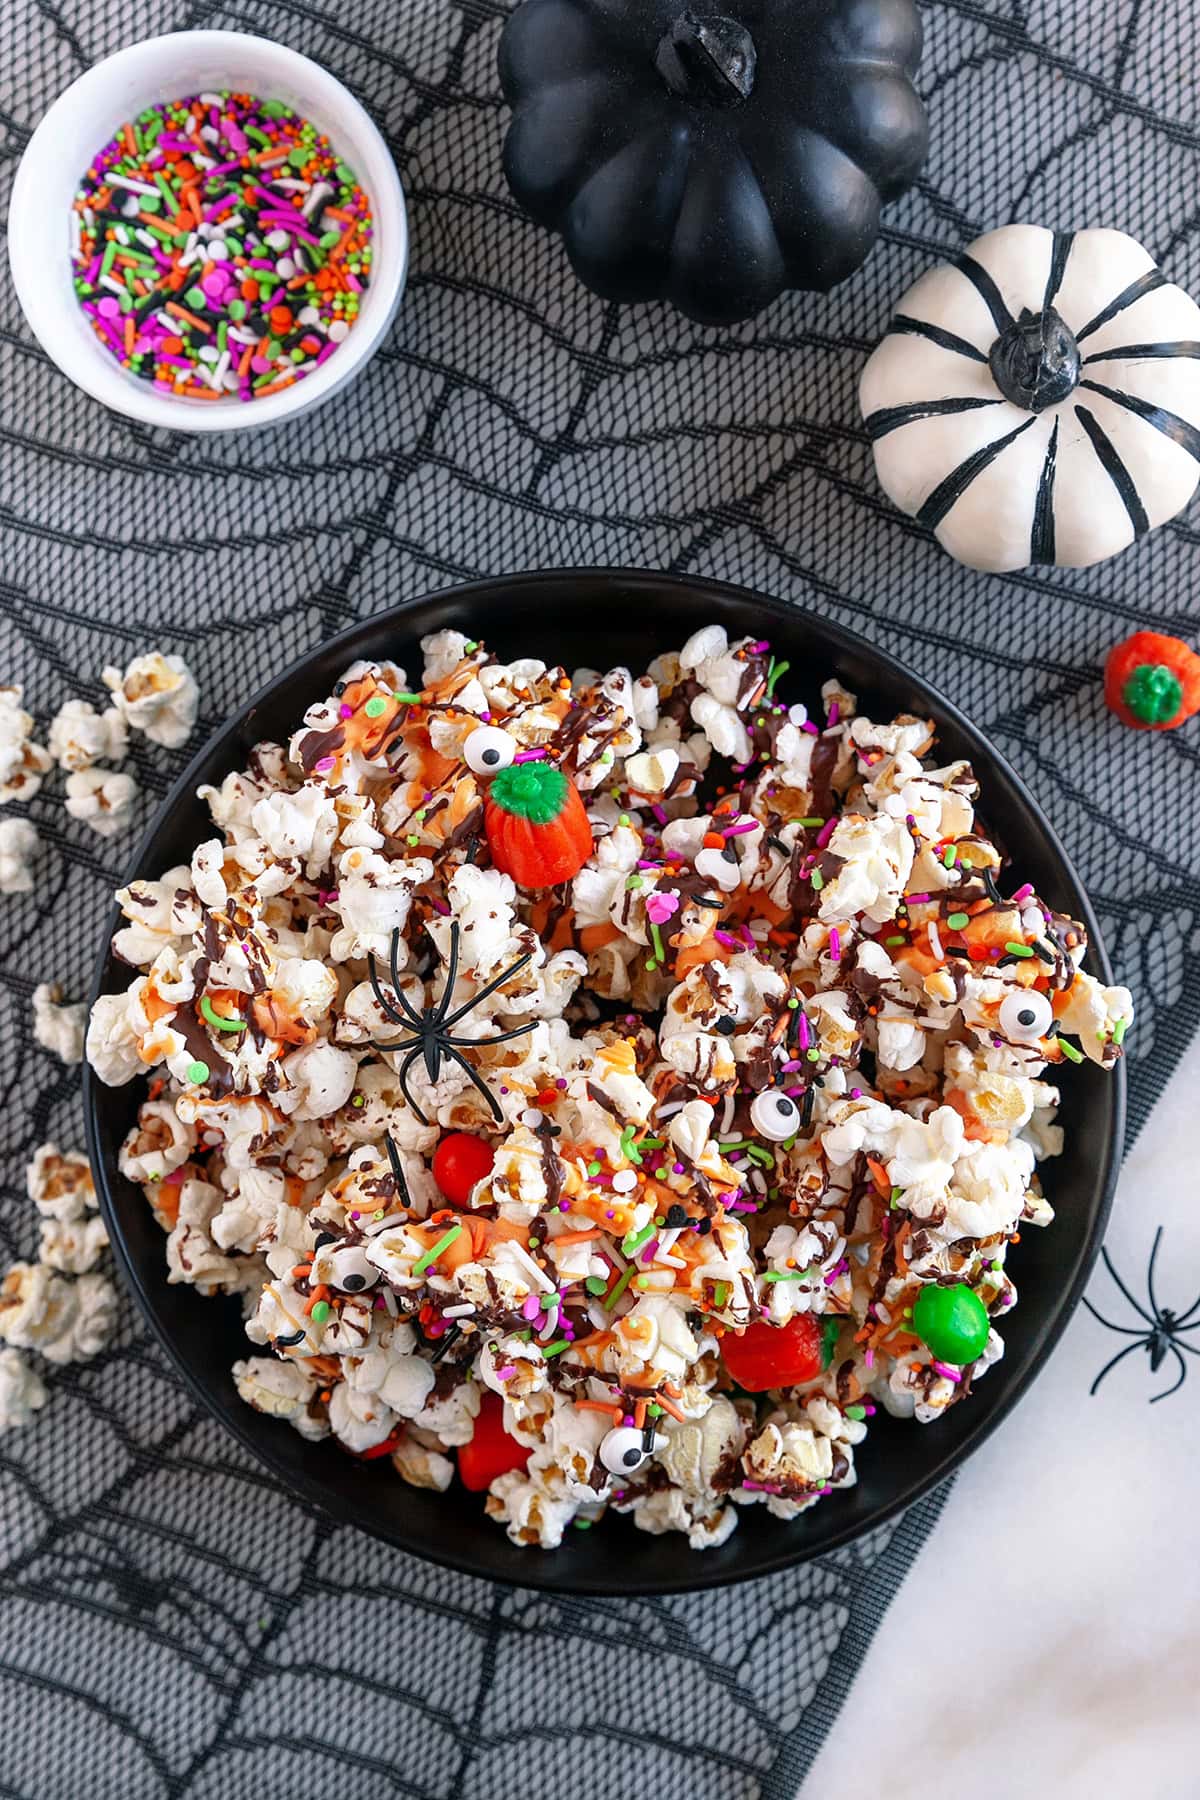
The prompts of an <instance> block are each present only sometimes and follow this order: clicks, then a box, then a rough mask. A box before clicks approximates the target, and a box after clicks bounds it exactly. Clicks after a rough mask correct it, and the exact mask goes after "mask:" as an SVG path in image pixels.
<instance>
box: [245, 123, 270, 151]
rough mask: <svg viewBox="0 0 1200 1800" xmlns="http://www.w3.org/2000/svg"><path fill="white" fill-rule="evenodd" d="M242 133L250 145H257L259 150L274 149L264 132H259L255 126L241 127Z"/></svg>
mask: <svg viewBox="0 0 1200 1800" xmlns="http://www.w3.org/2000/svg"><path fill="white" fill-rule="evenodd" d="M242 132H243V134H244V135H245V136H246V137H248V138H249V139H250V142H251V143H252V144H257V145H258V147H259V149H260V150H272V149H274V145H273V144H272V142H271V140H270V138H269V137H268V136H267V134H266V132H265V131H260V130H259V129H258V126H257V125H243V126H242Z"/></svg>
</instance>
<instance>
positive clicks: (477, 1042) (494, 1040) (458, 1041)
mask: <svg viewBox="0 0 1200 1800" xmlns="http://www.w3.org/2000/svg"><path fill="white" fill-rule="evenodd" d="M536 1024H537V1020H536V1019H531V1020H530V1021H529V1023H528V1025H514V1026H513V1029H512V1030H511V1031H498V1032H497V1033H496V1035H495V1037H485V1038H459V1037H450V1036H449V1035H448V1034H447V1033H445V1032H443V1034H442V1042H443V1043H444V1044H455V1045H457V1046H458V1047H459V1048H460V1049H465V1050H478V1049H479V1047H480V1046H481V1045H482V1044H507V1043H508V1041H509V1039H510V1038H519V1037H525V1036H526V1035H527V1034H528V1033H529V1032H531V1031H532V1030H533V1029H534V1027H535V1026H536Z"/></svg>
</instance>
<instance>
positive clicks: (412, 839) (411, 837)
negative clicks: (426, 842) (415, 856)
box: [404, 831, 421, 846]
mask: <svg viewBox="0 0 1200 1800" xmlns="http://www.w3.org/2000/svg"><path fill="white" fill-rule="evenodd" d="M404 841H405V843H406V844H411V845H413V846H415V845H417V844H419V843H420V841H421V840H420V838H419V837H418V835H417V833H416V832H415V831H410V832H409V834H408V836H407V837H406V838H405V840H404Z"/></svg>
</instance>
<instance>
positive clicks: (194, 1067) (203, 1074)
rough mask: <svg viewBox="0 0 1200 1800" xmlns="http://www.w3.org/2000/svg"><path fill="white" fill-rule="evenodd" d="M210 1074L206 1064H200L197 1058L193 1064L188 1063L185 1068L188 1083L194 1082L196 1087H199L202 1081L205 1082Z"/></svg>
mask: <svg viewBox="0 0 1200 1800" xmlns="http://www.w3.org/2000/svg"><path fill="white" fill-rule="evenodd" d="M211 1073H212V1071H211V1070H210V1069H209V1066H208V1064H207V1063H206V1062H201V1061H200V1060H199V1058H197V1060H196V1061H195V1062H190V1063H189V1064H188V1066H187V1078H188V1080H189V1081H194V1082H195V1083H196V1085H197V1087H199V1085H200V1083H201V1082H202V1081H207V1080H208V1078H209V1075H210V1074H211Z"/></svg>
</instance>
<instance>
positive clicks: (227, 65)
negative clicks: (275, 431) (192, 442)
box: [8, 31, 408, 432]
mask: <svg viewBox="0 0 1200 1800" xmlns="http://www.w3.org/2000/svg"><path fill="white" fill-rule="evenodd" d="M222 90H233V91H235V92H240V93H247V94H252V95H254V96H255V97H256V98H258V99H259V100H261V101H263V102H269V101H281V102H283V103H285V104H286V105H287V106H288V107H290V108H291V109H292V110H293V111H294V112H295V113H297V114H298V115H299V116H300V118H301V119H303V120H305V121H308V122H310V123H311V124H312V125H314V126H315V127H316V128H317V130H318V131H319V132H321V133H323V134H324V135H325V136H326V137H327V138H328V139H329V141H330V143H331V145H332V146H333V148H334V150H335V151H336V152H337V154H338V156H339V157H340V158H341V159H342V160H343V161H344V162H345V163H346V164H348V165H349V166H351V167H352V168H353V170H354V171H355V175H356V178H357V182H358V185H359V186H360V187H361V188H362V190H363V192H364V193H365V194H366V196H367V198H368V200H369V203H370V208H371V217H372V226H373V237H372V241H371V248H372V257H373V260H372V263H371V272H370V280H369V283H368V284H367V285H366V286H365V289H364V291H363V292H362V294H361V303H360V305H359V310H358V315H357V319H356V321H355V323H354V324H353V327H352V329H351V330H349V332H348V333H347V334H346V335H345V337H344V339H343V340H342V341H340V342H338V343H337V345H336V350H335V351H333V353H328V354H327V355H326V357H325V358H324V359H323V360H322V361H321V364H320V366H319V367H316V368H313V369H311V371H309V372H308V373H306V374H305V376H304V379H302V380H299V381H296V382H295V383H294V384H293V385H291V386H287V387H281V388H279V389H278V390H277V391H272V392H270V393H267V394H256V396H255V398H253V399H252V400H250V401H248V402H244V403H243V402H241V401H239V399H238V397H237V395H236V394H230V395H228V396H224V397H221V398H217V397H215V396H214V398H213V399H212V400H210V401H205V400H204V399H200V398H196V399H192V398H189V397H188V396H187V395H186V394H176V393H174V392H172V391H171V390H170V389H164V388H163V387H162V386H160V385H159V384H157V383H151V382H149V381H145V380H142V379H139V377H138V376H137V375H136V374H134V373H133V372H131V370H130V369H129V368H127V367H125V366H123V365H122V363H121V362H120V361H118V359H117V357H116V356H115V355H114V354H113V353H112V351H111V350H110V349H109V348H108V346H107V345H106V344H105V343H104V342H103V341H102V340H101V338H100V337H99V336H98V335H97V333H96V329H95V326H94V324H93V321H92V320H91V319H90V318H89V316H88V314H87V313H86V312H85V311H84V310H83V308H82V306H81V304H80V299H79V297H78V295H77V293H76V289H75V271H74V269H73V266H72V229H73V226H72V220H73V218H77V217H78V215H77V214H75V213H74V212H73V203H74V201H75V197H76V195H77V194H78V193H79V191H80V185H81V179H82V177H83V175H84V172H85V171H86V170H87V169H88V168H89V165H90V164H91V161H92V159H93V158H94V157H95V156H96V153H97V151H98V150H99V149H100V147H101V146H102V145H104V144H106V143H107V142H108V141H109V140H110V139H111V138H112V137H113V136H114V134H115V133H116V132H117V131H119V130H120V128H121V126H122V124H123V123H124V122H125V121H128V120H131V119H134V118H136V117H137V115H138V114H139V113H141V112H143V111H145V109H146V108H148V107H151V106H155V105H158V104H159V103H161V102H164V101H174V100H178V99H180V98H182V97H184V96H187V95H194V94H207V93H214V94H217V93H220V92H221V91H222ZM8 255H9V264H10V267H11V269H12V276H13V282H14V285H15V287H16V290H17V297H18V299H19V300H20V303H21V307H22V310H23V312H24V314H25V317H26V318H27V319H28V321H29V324H30V326H31V327H32V329H33V331H34V333H35V335H36V336H37V338H38V340H39V342H40V343H41V345H42V348H43V349H44V350H45V351H46V353H47V354H48V355H49V356H50V357H51V358H52V359H53V361H54V362H55V363H57V365H58V367H59V368H60V369H61V370H62V371H63V373H64V374H65V375H67V376H69V377H70V379H71V380H72V381H73V382H74V383H75V384H76V386H77V387H80V388H82V389H83V391H84V392H85V393H87V394H90V395H91V396H92V397H93V399H96V400H99V401H100V402H101V403H102V404H103V405H104V406H107V407H110V408H111V409H112V410H113V411H114V412H119V413H123V414H125V415H126V416H127V417H128V418H132V419H138V420H140V421H141V422H142V423H143V424H146V425H157V426H162V427H165V428H166V429H168V430H172V431H193V432H213V431H245V430H248V429H250V428H251V427H256V426H261V425H273V424H278V423H279V422H280V421H281V420H284V419H290V418H293V417H295V415H296V414H298V413H301V412H305V411H307V410H309V409H310V408H311V407H314V406H317V405H319V404H320V403H321V402H322V401H323V400H327V399H328V398H329V397H330V395H331V394H333V393H336V392H337V390H338V389H339V388H342V387H344V386H345V384H346V383H347V382H348V381H349V380H350V379H351V377H352V376H354V375H356V374H357V373H358V372H359V371H360V370H361V369H362V368H363V366H364V365H365V364H366V363H367V361H368V360H369V359H370V357H371V356H372V355H373V354H374V352H375V351H376V350H377V349H378V348H379V345H380V344H381V342H382V341H383V338H384V336H385V334H386V332H387V330H388V328H389V326H390V325H391V322H392V320H393V318H394V317H395V313H396V309H397V307H398V306H399V304H400V297H401V295H402V293H403V291H404V281H405V274H406V271H407V267H408V223H407V216H406V212H405V205H404V193H403V189H402V188H401V185H400V178H399V176H398V174H397V172H396V166H395V164H394V162H393V161H392V157H391V154H390V152H389V150H388V148H387V145H386V144H385V143H384V140H383V138H382V137H381V136H380V133H379V131H378V130H377V129H376V127H375V125H374V124H373V123H372V121H371V120H370V118H369V117H368V115H367V113H366V112H365V111H364V109H363V107H362V106H360V104H359V103H358V101H357V100H355V99H354V97H353V95H352V94H351V93H350V92H349V91H348V90H347V89H346V88H345V87H343V85H342V83H341V82H340V81H338V80H337V79H336V78H335V77H334V76H333V75H330V74H329V73H328V71H326V70H325V69H322V68H321V67H320V66H319V65H318V64H317V63H314V62H311V61H310V60H309V59H308V58H307V57H305V56H301V55H300V54H299V53H298V52H297V51H295V50H289V49H288V48H287V47H286V46H285V45H283V44H275V43H271V42H269V41H268V40H267V39H266V38H259V37H250V36H246V35H243V34H242V33H241V32H234V31H182V32H176V33H173V34H171V35H170V36H167V37H158V38H147V39H145V40H144V41H143V42H141V43H137V44H132V45H130V46H129V47H128V48H127V49H124V50H119V51H118V52H117V53H116V54H115V55H114V56H110V57H108V58H107V59H106V60H105V61H104V62H101V63H97V64H96V65H95V67H94V68H91V69H89V70H88V71H87V72H86V74H84V75H81V76H80V78H79V80H78V81H75V82H73V83H72V84H71V86H70V87H69V88H67V89H66V91H65V92H64V93H62V94H60V96H59V98H58V99H57V100H56V101H55V102H54V104H53V106H51V108H50V110H49V111H48V112H47V113H46V116H45V117H44V118H43V120H42V122H41V124H40V125H39V126H38V128H37V130H36V131H35V132H34V134H33V137H32V138H31V139H30V142H29V146H28V148H27V150H26V151H25V154H24V156H23V157H22V159H21V164H20V167H19V169H18V171H17V177H16V181H15V183H14V185H13V194H12V202H11V205H10V207H9V218H8Z"/></svg>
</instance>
